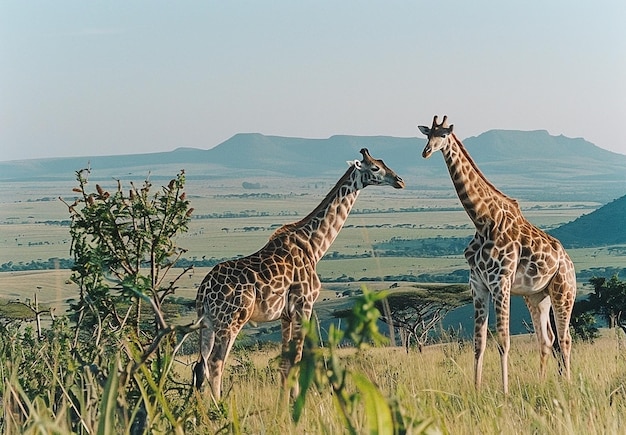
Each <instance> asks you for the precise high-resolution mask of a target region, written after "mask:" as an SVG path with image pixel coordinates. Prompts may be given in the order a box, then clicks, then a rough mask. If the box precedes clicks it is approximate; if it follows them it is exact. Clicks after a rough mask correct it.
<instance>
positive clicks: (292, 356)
mask: <svg viewBox="0 0 626 435" xmlns="http://www.w3.org/2000/svg"><path fill="white" fill-rule="evenodd" d="M293 307H294V312H293V313H291V315H289V317H283V320H282V322H283V323H282V332H283V337H282V349H283V353H282V360H281V366H280V371H281V375H282V379H283V387H286V381H287V379H288V376H289V371H290V370H291V369H292V368H293V367H294V365H295V364H297V363H298V362H300V360H301V359H302V351H303V349H304V336H305V331H304V329H303V327H302V321H303V320H307V321H308V320H310V319H311V313H312V312H313V304H312V303H308V302H303V301H300V300H299V301H297V303H295V304H294V305H293ZM299 390H300V388H299V384H298V382H295V383H294V384H293V386H292V387H291V390H290V396H291V397H292V398H293V399H295V398H296V397H297V396H298V394H299V392H300V391H299Z"/></svg>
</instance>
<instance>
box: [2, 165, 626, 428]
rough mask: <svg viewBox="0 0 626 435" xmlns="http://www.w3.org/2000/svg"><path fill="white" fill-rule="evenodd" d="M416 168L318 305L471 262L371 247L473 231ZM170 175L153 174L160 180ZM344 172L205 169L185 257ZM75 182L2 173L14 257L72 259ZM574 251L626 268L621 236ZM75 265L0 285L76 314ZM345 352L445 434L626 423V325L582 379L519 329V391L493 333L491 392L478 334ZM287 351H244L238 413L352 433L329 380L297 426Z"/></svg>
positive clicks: (226, 251)
mask: <svg viewBox="0 0 626 435" xmlns="http://www.w3.org/2000/svg"><path fill="white" fill-rule="evenodd" d="M172 175H173V174H172ZM340 175H341V174H337V179H338V178H339V176H340ZM133 181H134V182H135V183H137V184H140V183H141V182H142V181H143V178H141V177H140V176H139V177H136V178H133ZM257 181H258V182H259V183H260V187H259V188H258V189H244V188H243V187H242V185H243V183H244V182H254V183H256V182H257ZM407 181H409V182H408V183H407V184H408V186H407V189H404V190H399V191H397V190H393V189H391V188H386V187H368V188H366V189H365V190H364V191H362V192H361V194H360V196H359V199H358V200H357V203H356V206H355V208H354V209H353V212H352V214H351V215H350V217H349V219H348V221H347V222H346V225H345V227H344V229H343V230H342V232H341V233H340V235H339V237H338V238H337V240H336V241H335V243H334V244H333V246H331V248H330V249H329V251H328V253H327V256H326V258H325V259H323V260H322V261H321V262H320V264H319V266H318V273H319V274H320V277H321V279H322V282H323V287H324V291H323V292H322V294H321V296H320V298H319V300H318V304H317V305H316V306H317V308H318V310H320V312H321V311H324V312H332V310H333V307H336V306H338V305H337V304H338V303H342V304H344V303H346V302H347V301H346V298H339V297H338V295H339V293H341V292H343V291H344V290H357V289H359V288H361V286H362V285H363V284H364V283H363V282H359V281H360V280H361V279H363V278H367V279H369V280H371V281H368V282H366V283H365V284H366V285H367V286H368V287H369V288H373V289H383V288H384V289H386V288H389V286H391V285H392V284H394V282H385V281H384V280H383V279H382V277H385V276H399V275H420V274H427V273H442V274H445V273H449V272H453V271H455V270H459V269H466V268H467V266H466V263H465V260H464V258H463V256H462V255H445V256H424V257H404V256H399V257H387V256H382V257H381V256H371V255H369V256H362V257H361V254H368V253H371V252H372V250H373V247H374V245H375V244H377V243H382V242H385V241H389V240H391V239H392V238H401V239H422V238H442V239H445V238H451V237H455V238H458V237H469V236H471V235H472V234H473V227H472V226H471V223H470V221H469V219H468V218H467V215H466V214H465V212H464V211H463V210H462V209H461V207H460V204H459V202H458V200H457V198H456V196H455V194H454V191H453V189H452V186H451V184H448V185H445V186H442V188H441V190H426V191H424V190H420V189H419V188H417V187H416V185H415V184H414V183H411V182H410V180H407ZM98 182H99V183H100V184H101V185H102V186H103V187H104V188H105V189H109V190H113V189H115V186H116V183H115V181H113V180H103V181H98ZM166 182H167V181H166V180H165V179H154V180H152V183H153V185H155V187H156V186H160V185H161V184H165V183H166ZM93 183H94V184H95V181H94V182H93ZM124 183H128V182H127V181H126V182H125V181H123V184H124ZM334 183H335V180H326V179H325V180H313V179H310V180H309V179H306V180H303V179H291V178H282V179H268V178H262V179H259V180H252V179H232V180H222V179H219V180H207V179H202V180H200V179H194V178H193V177H192V176H191V177H190V178H188V180H187V185H186V189H185V190H186V192H187V196H188V198H189V199H190V200H191V207H194V213H193V216H194V217H193V219H192V220H191V222H190V226H189V230H188V231H187V233H185V234H184V235H182V236H180V237H179V238H178V239H177V244H178V246H179V247H182V248H184V249H186V250H187V252H186V253H185V254H184V257H185V258H187V259H189V260H192V261H198V262H199V261H201V260H203V259H210V258H215V259H227V258H232V257H236V256H240V255H247V254H249V253H252V252H254V251H256V250H257V249H259V248H261V247H262V246H263V245H264V244H265V242H266V241H267V239H268V237H269V236H270V235H271V234H272V231H274V230H275V229H276V228H277V227H278V226H280V225H282V224H285V223H289V222H293V221H297V220H299V219H301V218H303V217H304V216H306V215H307V214H308V213H309V212H310V211H311V210H313V208H315V206H316V205H317V204H318V203H319V202H320V201H321V200H322V199H323V198H324V196H325V195H326V193H327V192H328V191H329V190H330V189H331V187H332V186H333V185H334ZM126 185H127V184H126ZM72 187H74V183H73V182H71V181H67V182H55V183H49V182H14V183H0V265H2V264H5V263H8V262H13V263H14V264H19V263H29V262H31V261H46V260H48V259H50V258H60V259H67V258H70V252H69V251H70V236H69V228H68V226H67V225H63V224H62V223H63V221H68V219H69V214H68V210H67V207H66V206H65V205H64V204H63V203H62V202H61V201H60V200H59V199H58V197H59V196H61V197H63V198H65V199H66V200H67V201H68V202H71V201H72V198H73V193H72ZM92 187H93V186H92ZM505 192H506V190H505ZM520 204H521V207H522V210H523V211H524V213H525V216H526V217H527V218H528V219H529V220H530V221H531V222H532V223H534V224H535V225H537V226H539V227H540V228H542V229H544V230H548V229H551V228H555V227H558V226H559V225H562V224H564V223H566V222H569V221H572V220H574V219H576V218H577V217H578V216H580V215H582V214H587V213H590V212H591V211H593V210H594V209H596V208H597V207H599V206H601V205H602V204H599V203H595V202H593V201H589V200H587V201H580V202H563V203H561V202H526V201H524V200H520ZM568 252H569V254H570V256H571V257H572V259H573V261H574V263H575V265H576V269H577V272H580V271H584V270H589V269H593V268H598V267H611V266H613V267H624V263H625V258H624V257H623V256H617V255H615V254H614V253H612V251H611V250H609V249H608V248H593V249H569V250H568ZM345 257H354V258H345ZM357 257H358V258H357ZM334 258H338V259H334ZM208 270H209V267H196V268H195V270H194V271H193V272H192V273H190V274H189V275H188V276H186V277H184V278H183V279H182V280H181V281H180V287H179V288H178V289H177V291H176V296H178V297H182V298H188V299H190V300H192V299H194V298H195V292H196V288H197V286H198V285H199V283H200V281H201V280H202V278H203V277H204V275H205V274H206V272H207V271H208ZM179 272H180V271H174V272H173V273H174V274H177V273H179ZM70 273H71V271H69V270H67V269H57V270H31V271H19V272H2V273H0V296H1V298H2V299H3V303H6V300H18V299H19V300H21V301H24V300H26V299H31V298H33V296H34V295H35V294H37V298H38V302H39V304H44V305H49V306H51V307H54V308H55V311H56V313H57V314H62V313H64V311H65V309H66V307H67V300H68V299H71V298H75V297H76V296H77V288H76V287H75V286H74V285H73V284H71V283H70V281H69V279H68V278H69V276H70ZM379 278H380V279H379ZM408 285H412V284H409V283H400V286H399V288H402V287H403V286H408ZM586 287H587V286H586V281H585V280H580V279H579V281H578V289H579V295H580V294H584V293H586V292H587V288H586ZM193 318H194V314H193V313H189V314H188V315H187V316H186V317H183V318H181V319H180V322H188V321H193ZM520 322H521V319H519V318H515V316H513V317H512V319H511V324H512V325H513V324H515V323H518V324H519V323H520ZM246 333H247V332H246V330H244V334H246ZM341 351H342V353H343V355H344V361H345V364H346V367H347V368H348V370H356V371H361V372H363V373H365V374H366V375H367V376H368V377H369V378H370V379H371V380H372V381H373V382H375V383H376V385H378V386H379V388H380V389H381V391H382V392H383V394H384V395H385V396H386V397H389V398H391V400H395V401H397V402H398V403H400V408H401V409H402V411H403V413H404V415H407V416H411V417H412V418H415V419H416V420H422V421H423V422H425V425H426V426H427V427H428V428H429V429H428V430H431V431H433V433H438V431H439V432H441V433H451V434H459V433H558V434H560V433H563V434H565V433H623V427H624V415H626V413H625V411H626V391H624V381H625V380H626V364H624V357H625V356H626V340H625V339H624V337H623V335H621V334H620V333H619V332H616V331H614V330H611V331H603V333H602V337H601V338H600V339H599V340H597V341H596V342H595V343H593V344H591V343H575V345H574V348H573V354H572V364H573V365H572V367H573V373H572V381H571V382H570V383H567V382H564V381H563V380H562V379H561V378H560V377H559V376H558V375H557V367H556V362H554V361H552V362H551V365H550V367H549V369H548V378H547V379H546V380H545V381H542V380H540V379H539V376H538V374H537V369H538V365H539V361H538V359H539V357H538V351H537V349H536V345H535V344H534V338H533V337H532V336H530V335H519V336H516V337H514V338H513V340H512V345H511V357H510V368H509V376H510V380H509V382H510V385H511V393H510V395H509V396H508V397H505V396H503V395H502V393H501V390H500V388H501V381H500V378H499V376H500V368H499V358H498V353H497V350H496V347H495V345H494V344H493V343H490V344H489V348H488V351H487V356H486V365H485V370H484V373H485V379H484V381H483V382H484V388H483V390H482V391H480V392H476V391H474V388H473V380H472V377H473V374H472V370H473V353H472V346H471V345H470V344H469V342H464V343H456V342H455V343H452V344H445V345H436V346H430V347H427V348H426V349H425V351H424V352H423V353H419V352H417V351H416V350H412V351H411V352H410V353H409V354H407V353H405V352H404V350H403V349H402V348H401V347H398V348H371V349H369V350H366V351H362V352H359V353H357V352H356V351H354V350H353V349H342V350H341ZM278 353H279V351H278V348H276V347H273V346H271V345H270V346H265V347H260V348H259V350H250V349H247V350H241V349H239V350H237V351H236V352H235V355H233V356H231V359H230V361H229V370H228V371H227V374H226V376H225V388H224V389H225V391H227V394H226V399H225V402H226V403H228V409H229V410H228V412H229V416H231V417H232V416H233V415H234V414H236V415H237V419H238V420H239V421H240V423H241V426H242V427H243V428H244V433H341V432H343V428H342V426H341V421H340V420H339V419H338V418H337V416H336V411H335V409H334V408H333V403H332V397H331V395H330V394H329V393H328V391H321V392H312V394H310V397H309V399H307V400H308V402H307V406H306V408H305V412H304V415H303V417H302V420H301V421H300V423H299V424H298V425H297V426H296V425H295V424H294V423H293V422H292V421H291V420H290V418H289V409H288V407H286V406H285V404H284V402H283V401H282V400H281V398H280V395H279V389H280V388H279V384H280V382H279V379H278V376H277V372H276V368H277V363H276V357H277V356H278ZM191 359H193V357H192V356H190V357H181V359H180V361H179V363H180V371H181V375H182V377H183V378H185V377H188V378H189V379H190V376H191V368H190V366H189V363H190V360H191ZM260 397H262V398H263V400H259V398H260ZM208 408H209V404H208V401H207V409H208ZM233 413H234V414H233ZM207 415H208V414H207ZM365 419H366V416H365V414H364V413H363V415H361V416H360V417H359V419H358V420H357V421H360V422H361V424H362V425H363V426H362V430H363V431H365V430H366V425H365ZM200 423H202V425H203V427H207V428H208V429H207V432H208V433H214V432H217V431H218V430H219V429H220V427H221V426H220V423H219V422H215V421H213V420H210V419H209V418H208V417H207V420H206V421H205V422H198V424H199V425H200ZM416 427H417V426H416Z"/></svg>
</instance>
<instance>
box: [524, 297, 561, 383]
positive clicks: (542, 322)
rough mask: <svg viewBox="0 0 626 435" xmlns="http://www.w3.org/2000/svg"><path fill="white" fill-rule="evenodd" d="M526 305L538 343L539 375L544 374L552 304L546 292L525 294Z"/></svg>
mask: <svg viewBox="0 0 626 435" xmlns="http://www.w3.org/2000/svg"><path fill="white" fill-rule="evenodd" d="M524 300H525V301H526V306H527V307H528V311H529V312H530V316H531V317H532V320H533V326H534V328H535V334H537V343H538V344H539V375H540V376H541V378H542V379H543V378H545V376H546V367H547V363H548V358H549V356H550V354H551V353H552V345H553V344H554V334H553V333H552V328H551V327H550V307H551V306H552V304H551V302H550V298H549V297H548V294H547V293H538V294H535V295H530V296H525V297H524Z"/></svg>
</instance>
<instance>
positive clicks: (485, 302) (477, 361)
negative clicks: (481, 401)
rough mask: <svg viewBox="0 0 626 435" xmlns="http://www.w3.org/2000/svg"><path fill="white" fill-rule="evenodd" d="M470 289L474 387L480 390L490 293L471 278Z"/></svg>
mask: <svg viewBox="0 0 626 435" xmlns="http://www.w3.org/2000/svg"><path fill="white" fill-rule="evenodd" d="M470 287H471V289H472V297H473V300H474V386H475V387H476V389H479V388H480V385H481V383H482V376H483V357H484V355H485V348H486V347H487V321H488V319H489V292H488V291H487V289H486V287H485V286H484V285H483V284H482V283H480V282H479V281H477V280H475V279H474V278H470Z"/></svg>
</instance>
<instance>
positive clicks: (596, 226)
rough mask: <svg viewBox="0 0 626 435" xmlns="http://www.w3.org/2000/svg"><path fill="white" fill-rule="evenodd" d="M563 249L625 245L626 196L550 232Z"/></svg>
mask: <svg viewBox="0 0 626 435" xmlns="http://www.w3.org/2000/svg"><path fill="white" fill-rule="evenodd" d="M550 234H552V235H553V236H554V237H556V238H557V239H559V240H560V241H561V243H562V244H563V245H564V246H565V247H570V248H579V247H594V246H607V245H622V244H626V196H622V197H621V198H618V199H616V200H615V201H613V202H610V203H608V204H606V205H604V206H602V207H600V208H599V209H597V210H595V211H593V212H591V213H589V214H586V215H583V216H580V217H579V218H578V219H576V220H574V221H572V222H569V223H567V224H565V225H561V226H560V227H558V228H555V229H554V230H552V231H550Z"/></svg>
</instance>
